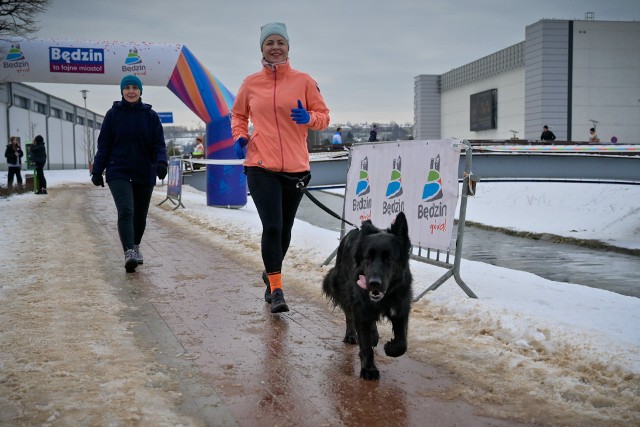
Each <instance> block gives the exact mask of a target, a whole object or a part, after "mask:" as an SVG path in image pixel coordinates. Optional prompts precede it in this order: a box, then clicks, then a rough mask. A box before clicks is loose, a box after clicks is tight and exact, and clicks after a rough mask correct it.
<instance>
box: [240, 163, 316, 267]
mask: <svg viewBox="0 0 640 427" xmlns="http://www.w3.org/2000/svg"><path fill="white" fill-rule="evenodd" d="M245 174H246V175H247V186H248V187H249V193H251V197H252V198H253V202H254V203H255V205H256V209H257V211H258V215H259V216H260V221H261V222H262V241H261V252H262V262H263V263H264V267H265V269H266V270H267V273H277V272H279V271H282V261H283V260H284V256H285V255H286V254H287V250H288V249H289V243H290V242H291V229H292V228H293V222H294V220H295V218H296V212H297V211H298V206H300V201H301V200H302V196H303V195H304V194H303V193H302V191H300V190H299V189H298V188H296V184H297V182H298V180H299V179H302V178H304V177H306V178H305V185H306V183H308V182H309V180H310V179H311V175H310V174H309V173H308V172H300V173H274V172H270V171H267V170H265V169H263V168H259V167H246V168H245Z"/></svg>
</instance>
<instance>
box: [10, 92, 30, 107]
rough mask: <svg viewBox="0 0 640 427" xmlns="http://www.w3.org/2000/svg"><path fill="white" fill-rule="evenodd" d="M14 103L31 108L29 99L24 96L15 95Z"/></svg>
mask: <svg viewBox="0 0 640 427" xmlns="http://www.w3.org/2000/svg"><path fill="white" fill-rule="evenodd" d="M13 103H14V104H15V105H16V106H17V107H20V108H26V109H27V110H28V109H29V100H28V99H27V98H25V97H24V96H20V95H13Z"/></svg>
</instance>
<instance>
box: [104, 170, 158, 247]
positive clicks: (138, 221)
mask: <svg viewBox="0 0 640 427" xmlns="http://www.w3.org/2000/svg"><path fill="white" fill-rule="evenodd" d="M108 185H109V190H111V195H112V196H113V201H114V202H115V203H116V209H117V211H118V234H119V235H120V242H121V243H122V249H123V250H125V251H126V250H127V249H133V245H139V244H140V242H141V241H142V235H143V234H144V229H145V228H146V226H147V213H149V203H150V202H151V194H152V193H153V187H154V186H153V185H152V184H139V183H135V182H131V181H129V180H126V179H114V180H112V181H110V182H108Z"/></svg>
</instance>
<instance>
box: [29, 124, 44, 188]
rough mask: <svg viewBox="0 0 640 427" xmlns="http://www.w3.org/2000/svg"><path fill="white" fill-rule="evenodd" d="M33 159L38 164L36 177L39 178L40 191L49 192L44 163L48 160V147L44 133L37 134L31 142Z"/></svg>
mask: <svg viewBox="0 0 640 427" xmlns="http://www.w3.org/2000/svg"><path fill="white" fill-rule="evenodd" d="M31 161H33V163H35V165H36V179H37V180H38V192H37V193H36V194H47V180H46V179H45V178H44V164H45V163H46V162H47V147H45V145H44V138H43V137H42V135H37V136H36V137H35V138H34V139H33V144H31Z"/></svg>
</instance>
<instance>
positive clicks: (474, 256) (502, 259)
mask: <svg viewBox="0 0 640 427" xmlns="http://www.w3.org/2000/svg"><path fill="white" fill-rule="evenodd" d="M313 195H314V196H315V197H316V198H317V199H318V200H319V201H321V202H322V203H323V204H324V205H326V206H327V207H329V208H330V209H331V210H333V211H334V212H336V213H338V214H340V215H342V204H343V197H342V196H341V195H338V194H334V193H330V192H325V191H314V192H313ZM297 217H298V218H299V219H301V220H303V221H306V222H308V223H310V224H313V225H316V226H318V227H322V228H326V229H329V230H335V231H340V221H339V220H337V219H335V218H333V217H332V216H330V215H329V214H327V213H326V212H324V211H323V210H321V209H320V208H319V207H317V206H316V205H315V204H314V203H313V202H312V201H311V200H309V198H307V197H304V198H303V200H302V203H301V205H300V209H299V210H298V215H297ZM462 257H463V258H465V259H469V260H473V261H479V262H484V263H487V264H492V265H496V266H499V267H505V268H510V269H514V270H522V271H528V272H530V273H533V274H536V275H538V276H540V277H544V278H546V279H549V280H553V281H557V282H569V283H578V284H581V285H585V286H590V287H593V288H599V289H606V290H609V291H612V292H616V293H619V294H622V295H628V296H633V297H637V298H640V257H637V256H633V255H625V254H619V253H616V252H610V251H604V250H598V249H589V248H583V247H580V246H575V245H570V244H562V243H553V242H549V241H544V240H534V239H527V238H523V237H517V236H510V235H507V234H504V233H500V232H498V231H490V230H484V229H482V228H478V227H471V226H467V227H466V228H465V234H464V247H463V249H462Z"/></svg>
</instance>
